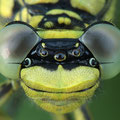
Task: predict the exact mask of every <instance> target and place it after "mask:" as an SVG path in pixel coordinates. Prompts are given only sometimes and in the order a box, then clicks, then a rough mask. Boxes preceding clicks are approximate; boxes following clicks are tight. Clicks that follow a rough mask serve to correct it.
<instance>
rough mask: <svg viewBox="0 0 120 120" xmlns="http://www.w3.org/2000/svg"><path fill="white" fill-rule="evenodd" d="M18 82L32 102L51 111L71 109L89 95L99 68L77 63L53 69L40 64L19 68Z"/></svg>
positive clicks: (97, 82)
mask: <svg viewBox="0 0 120 120" xmlns="http://www.w3.org/2000/svg"><path fill="white" fill-rule="evenodd" d="M21 79H22V81H21V85H22V87H23V89H24V91H25V93H26V94H27V96H28V97H30V98H31V99H32V100H33V101H34V102H35V103H36V104H38V105H39V106H40V107H42V108H43V109H45V110H47V111H49V112H54V113H67V112H71V111H73V110H74V109H76V108H77V107H79V106H81V105H82V104H83V103H85V102H86V100H87V99H89V98H91V97H92V96H93V94H94V92H95V90H96V88H97V87H98V85H99V81H98V79H99V70H98V69H96V68H90V67H84V66H80V67H77V68H75V69H72V70H71V71H70V70H65V69H64V68H63V67H62V66H61V65H59V66H58V69H57V70H56V71H50V70H47V69H45V68H42V67H40V66H35V67H30V68H25V69H22V71H21Z"/></svg>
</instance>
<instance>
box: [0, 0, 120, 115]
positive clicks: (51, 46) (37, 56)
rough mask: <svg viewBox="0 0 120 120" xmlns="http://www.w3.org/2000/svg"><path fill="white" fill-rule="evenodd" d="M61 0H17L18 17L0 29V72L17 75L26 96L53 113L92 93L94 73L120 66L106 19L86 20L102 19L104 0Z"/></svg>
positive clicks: (101, 75)
mask: <svg viewBox="0 0 120 120" xmlns="http://www.w3.org/2000/svg"><path fill="white" fill-rule="evenodd" d="M61 1H62V0H61ZM61 1H57V0H54V1H51V0H48V1H47V2H48V3H49V2H50V3H49V4H50V6H49V4H48V5H47V3H46V2H45V1H43V3H44V2H45V3H44V4H43V3H42V1H41V3H40V1H39V0H38V1H36V2H33V1H29V0H25V1H21V2H20V3H21V5H23V6H24V7H23V9H22V10H21V12H18V13H17V14H16V16H15V20H17V21H18V20H19V21H18V22H17V21H16V22H12V23H9V24H8V25H7V26H6V27H5V28H3V29H2V30H1V31H0V37H1V38H0V39H1V41H0V66H1V67H0V72H1V73H2V74H3V75H4V76H5V77H7V78H9V79H14V80H17V79H19V81H20V83H21V86H22V87H23V89H24V91H25V93H26V95H27V96H28V97H30V98H31V99H32V100H33V101H34V102H35V103H36V104H37V105H39V106H40V107H42V108H43V109H45V110H47V111H49V112H54V113H68V112H71V111H73V110H75V109H76V108H78V107H80V106H81V105H83V104H84V103H85V102H86V101H87V100H88V99H90V98H91V97H92V96H93V95H94V93H95V90H96V89H97V88H98V86H99V83H100V79H108V78H112V77H114V76H116V75H117V74H118V73H119V71H120V70H119V69H120V68H119V62H118V59H119V57H120V52H119V51H120V47H119V46H120V41H119V38H120V32H119V30H118V29H117V28H116V27H114V26H113V25H112V24H110V23H108V22H95V23H94V24H92V22H91V21H97V20H98V19H99V20H101V19H102V18H100V17H103V16H104V14H105V12H106V11H107V9H108V8H107V9H105V8H106V7H105V5H106V4H107V2H108V1H106V2H105V1H103V2H104V5H103V4H100V6H99V7H96V9H95V10H93V9H92V8H88V9H87V5H88V6H89V4H90V5H91V4H93V3H92V1H90V3H89V4H87V5H86V6H84V5H82V3H81V2H79V1H77V0H76V2H75V3H74V2H73V0H71V1H69V2H68V0H67V1H65V2H64V1H62V2H61ZM32 2H33V3H32ZM67 2H68V3H67ZM99 2H100V1H99ZM64 3H66V4H64ZM54 4H55V5H56V6H54V7H55V8H54V9H52V7H53V5H54ZM78 4H80V5H79V6H78ZM65 5H67V6H65ZM97 5H98V4H97ZM57 7H59V9H57ZM65 7H67V8H66V9H65ZM42 8H44V9H43V11H42ZM101 8H104V10H103V11H102V13H103V14H102V15H103V16H102V15H101V12H99V13H98V11H100V9H101ZM41 11H42V13H41ZM88 11H89V12H88ZM96 12H97V13H98V14H97V13H96ZM25 14H27V17H26V15H25ZM96 14H97V15H96ZM26 18H27V19H26ZM22 20H23V21H24V22H20V21H22ZM25 22H27V23H25ZM29 24H30V25H29ZM89 24H91V25H89ZM88 25H89V27H87V26H88ZM106 45H108V46H106ZM11 69H12V70H11ZM113 70H114V72H113Z"/></svg>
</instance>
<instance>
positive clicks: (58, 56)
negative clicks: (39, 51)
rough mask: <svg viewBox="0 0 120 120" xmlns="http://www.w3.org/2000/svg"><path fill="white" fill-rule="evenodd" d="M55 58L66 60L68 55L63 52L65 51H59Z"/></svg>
mask: <svg viewBox="0 0 120 120" xmlns="http://www.w3.org/2000/svg"><path fill="white" fill-rule="evenodd" d="M54 59H55V60H56V61H59V62H60V61H64V60H66V55H65V54H63V53H58V54H56V55H55V56H54Z"/></svg>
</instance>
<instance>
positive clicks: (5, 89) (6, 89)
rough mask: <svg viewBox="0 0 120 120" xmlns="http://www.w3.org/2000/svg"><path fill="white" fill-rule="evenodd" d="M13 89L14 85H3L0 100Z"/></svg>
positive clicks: (0, 89) (0, 87) (0, 88)
mask: <svg viewBox="0 0 120 120" xmlns="http://www.w3.org/2000/svg"><path fill="white" fill-rule="evenodd" d="M11 89H12V84H11V83H9V84H3V85H2V86H0V98H2V97H3V96H4V95H5V94H7V93H8V92H9V91H10V90H11Z"/></svg>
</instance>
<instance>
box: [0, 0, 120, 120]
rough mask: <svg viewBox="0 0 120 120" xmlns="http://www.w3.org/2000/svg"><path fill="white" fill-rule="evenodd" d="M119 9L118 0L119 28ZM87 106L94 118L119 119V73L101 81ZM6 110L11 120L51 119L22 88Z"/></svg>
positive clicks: (119, 23)
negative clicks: (11, 117)
mask: <svg viewBox="0 0 120 120" xmlns="http://www.w3.org/2000/svg"><path fill="white" fill-rule="evenodd" d="M119 9H120V0H118V2H117V4H116V13H115V16H116V18H115V19H114V22H115V24H116V25H117V27H119V28H120V12H119ZM2 81H4V78H3V77H2V76H0V82H2ZM88 106H89V109H90V111H91V114H92V116H93V118H94V120H120V75H118V76H116V77H115V78H113V79H111V80H106V81H101V86H100V88H99V89H98V90H97V92H96V94H95V96H94V97H93V99H92V100H90V101H89V102H88ZM15 108H17V109H15ZM6 110H7V112H8V114H10V115H12V116H13V118H14V119H13V120H33V119H34V120H52V116H51V115H50V114H49V113H47V112H46V111H44V110H42V109H41V108H39V107H38V106H36V105H35V104H34V103H33V102H32V101H31V100H29V98H27V97H26V96H25V94H24V92H23V91H22V90H19V92H17V93H16V94H15V95H13V96H12V98H10V99H9V101H8V103H6V105H5V106H4V107H3V111H6ZM0 120H1V119H0Z"/></svg>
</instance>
